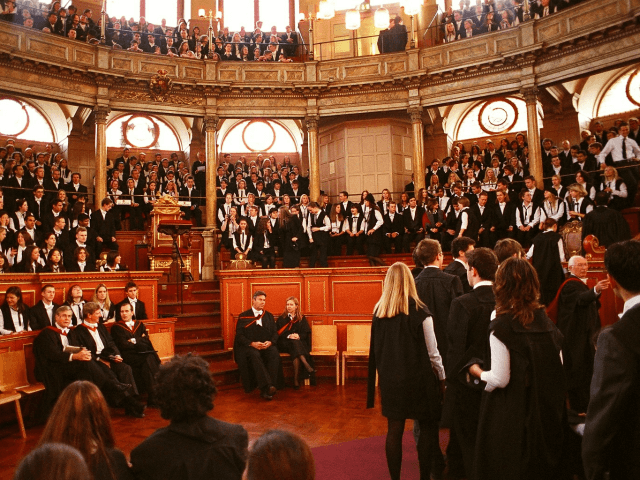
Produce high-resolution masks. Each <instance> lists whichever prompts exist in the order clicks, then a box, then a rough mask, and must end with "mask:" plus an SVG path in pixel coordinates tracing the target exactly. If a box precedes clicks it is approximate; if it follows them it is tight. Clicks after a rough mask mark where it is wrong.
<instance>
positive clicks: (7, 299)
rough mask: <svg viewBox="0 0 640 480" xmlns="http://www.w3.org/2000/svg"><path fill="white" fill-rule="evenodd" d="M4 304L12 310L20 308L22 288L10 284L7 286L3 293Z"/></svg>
mask: <svg viewBox="0 0 640 480" xmlns="http://www.w3.org/2000/svg"><path fill="white" fill-rule="evenodd" d="M4 304H5V305H8V306H9V307H10V308H13V309H14V310H21V308H22V290H20V287H17V286H15V285H14V286H11V287H9V288H7V291H6V292H5V294H4Z"/></svg>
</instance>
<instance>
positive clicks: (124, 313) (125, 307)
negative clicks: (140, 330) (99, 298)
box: [120, 302, 133, 322]
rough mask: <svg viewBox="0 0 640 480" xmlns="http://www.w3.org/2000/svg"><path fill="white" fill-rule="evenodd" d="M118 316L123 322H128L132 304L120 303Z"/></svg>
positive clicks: (131, 315)
mask: <svg viewBox="0 0 640 480" xmlns="http://www.w3.org/2000/svg"><path fill="white" fill-rule="evenodd" d="M120 318H122V321H123V322H129V321H131V319H132V318H133V306H132V305H131V304H130V303H129V302H124V303H122V304H121V305H120Z"/></svg>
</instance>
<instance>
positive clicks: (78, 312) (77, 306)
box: [71, 300, 84, 325]
mask: <svg viewBox="0 0 640 480" xmlns="http://www.w3.org/2000/svg"><path fill="white" fill-rule="evenodd" d="M83 305H84V300H83V301H81V302H80V303H73V304H72V305H71V310H72V311H73V313H74V315H75V316H76V319H77V320H78V325H80V324H81V323H82V320H83V319H84V315H83V313H84V312H83V311H82V310H83Z"/></svg>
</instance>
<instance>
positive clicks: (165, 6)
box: [107, 0, 191, 27]
mask: <svg viewBox="0 0 640 480" xmlns="http://www.w3.org/2000/svg"><path fill="white" fill-rule="evenodd" d="M185 5H186V3H185ZM185 10H186V8H185ZM189 10H191V9H190V8H189ZM189 13H191V12H189ZM107 15H109V17H116V18H117V19H120V17H122V16H124V17H126V18H127V20H129V19H130V18H133V19H134V20H135V21H136V22H138V21H139V20H140V17H145V19H146V20H147V22H150V23H153V24H154V25H160V21H161V20H162V19H163V18H165V19H166V20H167V26H169V27H176V26H177V23H178V17H182V16H184V15H183V13H182V12H178V0H153V1H151V0H145V1H141V0H107ZM188 17H190V15H187V18H188Z"/></svg>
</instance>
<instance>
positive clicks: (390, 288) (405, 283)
mask: <svg viewBox="0 0 640 480" xmlns="http://www.w3.org/2000/svg"><path fill="white" fill-rule="evenodd" d="M424 241H425V240H422V242H424ZM422 242H420V243H422ZM436 243H437V242H436ZM416 248H417V247H416ZM411 299H413V301H414V302H415V305H416V308H421V307H423V306H424V304H423V303H422V302H421V301H420V298H419V297H418V293H417V291H416V284H415V282H414V280H413V276H412V275H411V270H409V267H407V266H406V265H405V264H404V263H402V262H396V263H394V264H393V265H391V267H389V270H387V275H386V276H385V279H384V284H383V287H382V295H381V297H380V300H378V303H376V306H375V307H374V309H373V313H374V315H376V316H377V317H379V318H391V317H395V316H396V315H399V314H400V313H404V314H405V315H408V314H409V300H411Z"/></svg>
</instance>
